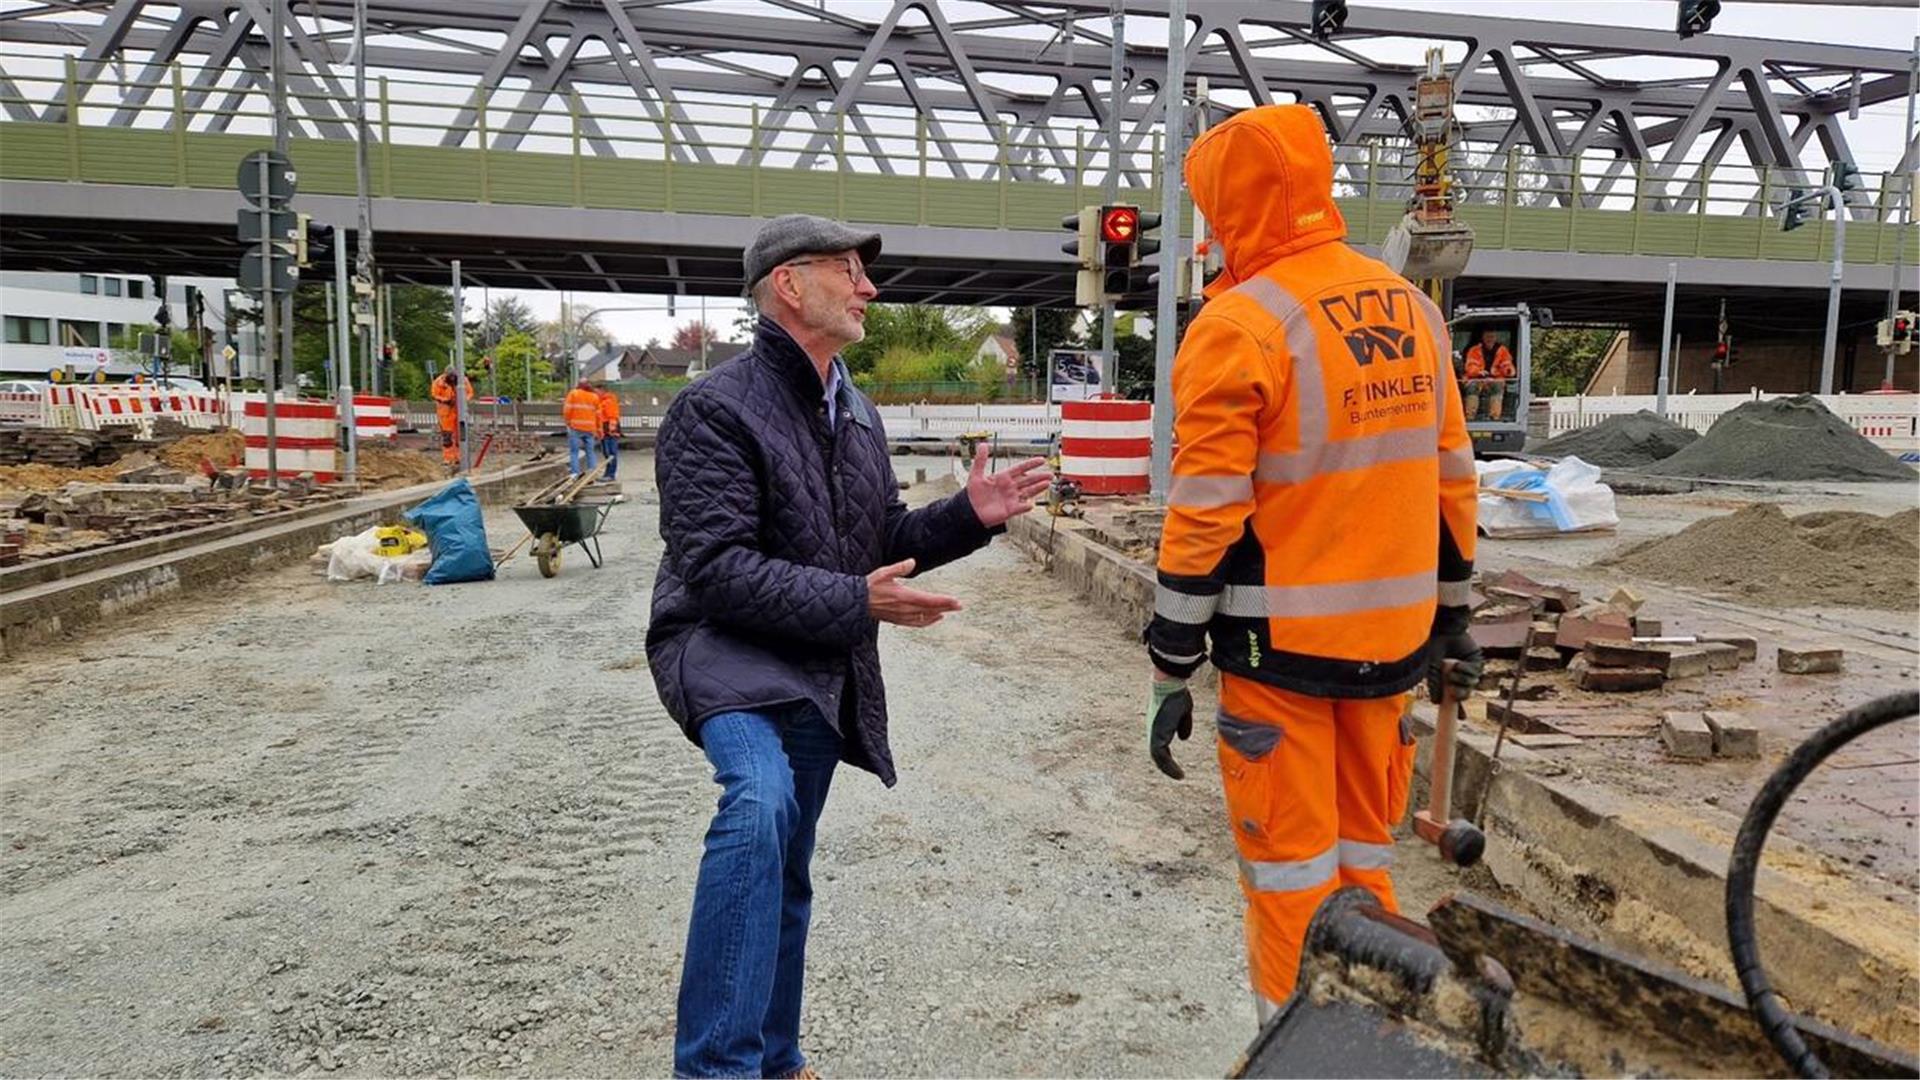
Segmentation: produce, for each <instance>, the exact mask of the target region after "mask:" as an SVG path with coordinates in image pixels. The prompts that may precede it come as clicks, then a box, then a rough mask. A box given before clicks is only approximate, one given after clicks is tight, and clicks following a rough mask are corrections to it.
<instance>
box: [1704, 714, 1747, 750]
mask: <svg viewBox="0 0 1920 1080" xmlns="http://www.w3.org/2000/svg"><path fill="white" fill-rule="evenodd" d="M1704 715H1705V719H1706V722H1707V727H1708V728H1710V729H1711V730H1712V731H1713V753H1714V756H1715V757H1724V758H1757V757H1759V756H1760V729H1759V728H1757V727H1754V726H1753V725H1752V724H1750V723H1748V722H1747V721H1746V720H1745V719H1743V718H1741V717H1740V716H1739V715H1737V714H1735V713H1728V712H1709V713H1706V714H1704Z"/></svg>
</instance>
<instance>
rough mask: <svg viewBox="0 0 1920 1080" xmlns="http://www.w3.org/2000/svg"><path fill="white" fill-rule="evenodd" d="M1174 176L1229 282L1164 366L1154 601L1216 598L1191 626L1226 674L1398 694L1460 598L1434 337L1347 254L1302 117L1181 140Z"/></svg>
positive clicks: (1294, 113) (1464, 484) (1465, 468)
mask: <svg viewBox="0 0 1920 1080" xmlns="http://www.w3.org/2000/svg"><path fill="white" fill-rule="evenodd" d="M1187 175H1188V181H1189V184H1190V185H1191V187H1192V188H1193V191H1194V198H1195V200H1196V202H1197V203H1198V204H1199V205H1200V208H1201V210H1202V212H1203V213H1205V214H1206V216H1207V219H1208V221H1209V222H1210V223H1211V224H1212V225H1213V227H1214V229H1215V231H1216V234H1217V235H1218V236H1219V238H1220V241H1221V242H1222V244H1223V245H1224V247H1225V250H1226V255H1227V268H1228V274H1227V275H1226V280H1225V281H1224V282H1218V283H1216V286H1218V287H1217V288H1215V289H1211V290H1210V291H1212V292H1214V293H1215V295H1214V298H1213V299H1212V300H1211V301H1210V302H1209V303H1208V304H1207V305H1206V307H1205V308H1204V309H1202V311H1201V313H1200V315H1199V316H1198V317H1197V318H1196V319H1195V320H1194V322H1193V324H1192V326H1191V327H1190V328H1189V329H1188V332H1187V334H1186V337H1185V339H1184V341H1183V342H1182V344H1181V347H1180V352H1179V356H1178V358H1177V360H1176V362H1175V366H1174V398H1175V405H1176V410H1175V417H1176V423H1177V425H1178V437H1179V439H1178V441H1179V445H1180V451H1179V455H1178V457H1177V458H1176V459H1175V462H1174V470H1173V471H1174V479H1173V484H1172V489H1171V491H1170V493H1169V500H1168V502H1169V506H1168V516H1167V522H1166V527H1165V530H1164V532H1163V536H1162V542H1161V559H1160V570H1161V579H1162V584H1163V585H1168V586H1170V587H1172V588H1175V589H1177V590H1183V591H1188V592H1193V593H1196V594H1198V593H1204V592H1205V591H1206V590H1205V589H1204V588H1202V587H1200V586H1198V585H1195V584H1194V582H1196V581H1198V580H1199V579H1210V580H1212V581H1221V582H1224V586H1225V587H1224V589H1223V590H1222V592H1221V595H1220V596H1219V598H1218V600H1217V602H1216V603H1215V604H1214V605H1213V606H1212V608H1211V610H1206V607H1207V606H1206V605H1205V604H1202V605H1200V606H1199V607H1198V608H1195V609H1194V610H1195V612H1196V613H1197V614H1196V615H1195V616H1194V617H1198V615H1201V614H1203V615H1205V616H1206V617H1207V619H1208V621H1209V623H1210V625H1209V636H1210V637H1211V638H1212V643H1213V656H1214V660H1215V663H1216V664H1218V665H1220V666H1221V667H1222V668H1223V669H1224V670H1228V671H1232V672H1235V673H1237V674H1242V675H1246V676H1248V677H1251V678H1255V679H1259V680H1261V681H1265V682H1269V683H1272V684H1274V685H1278V686H1282V687H1286V688H1289V689H1295V690H1299V691H1301V692H1304V693H1309V694H1316V695H1324V696H1331V697H1373V696H1384V695H1386V694H1390V693H1395V692H1398V691H1400V690H1404V689H1406V688H1407V687H1409V686H1411V685H1413V684H1414V683H1415V682H1416V681H1417V680H1418V679H1419V677H1420V676H1421V674H1423V673H1424V671H1425V661H1424V646H1425V643H1426V641H1427V637H1428V633H1429V631H1430V629H1431V626H1432V622H1433V615H1434V607H1435V603H1436V599H1437V597H1438V594H1439V593H1440V592H1442V591H1444V592H1445V593H1446V594H1447V595H1446V596H1445V597H1444V598H1441V599H1442V600H1443V602H1447V603H1462V602H1464V599H1465V598H1464V596H1462V595H1455V594H1459V593H1464V589H1465V580H1464V576H1463V575H1462V574H1460V573H1459V565H1460V564H1462V563H1464V561H1465V560H1470V559H1471V556H1472V549H1473V522H1474V519H1473V500H1474V497H1475V496H1474V492H1473V488H1474V472H1473V463H1472V453H1471V449H1470V446H1469V444H1468V442H1467V436H1466V432H1465V427H1464V422H1463V419H1462V416H1461V409H1460V405H1459V398H1458V394H1457V391H1456V390H1455V384H1454V378H1453V371H1452V367H1451V365H1450V363H1449V350H1448V347H1447V346H1448V341H1447V336H1446V327H1445V321H1444V319H1443V318H1442V317H1441V315H1440V313H1439V311H1438V310H1437V309H1436V308H1435V307H1434V305H1433V304H1432V302H1431V301H1429V300H1428V299H1427V298H1426V297H1425V296H1424V295H1423V294H1421V293H1420V292H1419V291H1418V290H1417V289H1416V288H1415V287H1414V286H1413V285H1412V284H1410V283H1409V282H1408V281H1407V280H1406V279H1405V278H1402V277H1400V276H1399V275H1398V274H1395V273H1394V272H1393V271H1391V270H1389V269H1388V268H1387V267H1386V266H1385V265H1384V264H1382V263H1380V262H1379V261H1377V260H1375V259H1371V258H1368V257H1366V256H1364V255H1362V254H1360V253H1359V252H1357V251H1355V250H1353V249H1352V248H1350V247H1348V246H1347V245H1346V244H1345V243H1344V242H1342V238H1343V237H1344V236H1345V228H1346V227H1345V223H1344V222H1343V221H1342V220H1341V218H1340V213H1339V210H1338V209H1337V207H1336V206H1335V205H1334V203H1333V200H1332V197H1331V183H1332V159H1331V154H1330V151H1329V150H1328V147H1327V143H1326V138H1325V135H1324V132H1323V130H1322V129H1321V127H1320V124H1319V121H1318V118H1317V117H1314V116H1313V115H1312V113H1311V111H1310V110H1307V109H1304V108H1300V107H1292V106H1289V107H1271V108H1263V109H1255V110H1250V111H1248V112H1246V113H1242V114H1240V115H1239V116H1237V117H1235V118H1233V119H1232V120H1230V121H1228V122H1227V123H1226V124H1224V125H1222V126H1220V127H1218V128H1215V129H1214V130H1213V131H1211V132H1209V133H1208V134H1207V135H1206V136H1204V137H1203V138H1202V139H1201V140H1200V141H1199V142H1197V143H1196V145H1195V147H1194V150H1193V153H1192V155H1190V156H1189V158H1188V160H1187ZM1443 489H1444V491H1443ZM1443 509H1444V510H1445V511H1446V512H1447V520H1448V524H1449V525H1450V526H1451V528H1449V529H1447V530H1446V531H1447V532H1448V533H1449V534H1450V535H1449V536H1447V537H1446V538H1445V539H1443V537H1442V511H1443ZM1249 526H1250V527H1249ZM1449 547H1450V548H1452V549H1453V552H1452V556H1451V558H1450V559H1446V560H1445V561H1449V562H1451V563H1454V564H1455V565H1454V566H1452V567H1450V568H1449V569H1450V570H1451V571H1453V572H1452V573H1443V574H1440V575H1439V576H1440V577H1442V578H1445V579H1446V580H1447V582H1448V584H1447V587H1446V588H1445V590H1441V589H1440V588H1439V587H1438V586H1437V584H1436V571H1437V570H1438V569H1439V568H1440V563H1441V562H1442V561H1443V553H1444V552H1446V551H1447V549H1448V548H1449Z"/></svg>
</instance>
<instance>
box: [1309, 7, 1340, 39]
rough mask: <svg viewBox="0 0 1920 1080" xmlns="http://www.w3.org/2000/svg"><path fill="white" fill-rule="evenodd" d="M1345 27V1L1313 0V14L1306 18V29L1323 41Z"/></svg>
mask: <svg viewBox="0 0 1920 1080" xmlns="http://www.w3.org/2000/svg"><path fill="white" fill-rule="evenodd" d="M1345 25H1347V0H1313V12H1312V14H1311V15H1309V16H1308V17H1307V29H1308V31H1310V32H1311V33H1312V34H1313V36H1314V37H1316V38H1318V39H1320V40H1321V41H1325V40H1327V39H1328V38H1330V37H1332V36H1333V35H1334V34H1335V33H1338V32H1339V30H1340V28H1341V27H1343V26H1345Z"/></svg>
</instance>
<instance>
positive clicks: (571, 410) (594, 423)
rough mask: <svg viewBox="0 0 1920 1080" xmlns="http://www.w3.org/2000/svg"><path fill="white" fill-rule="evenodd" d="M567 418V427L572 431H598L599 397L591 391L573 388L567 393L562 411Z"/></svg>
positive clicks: (596, 432)
mask: <svg viewBox="0 0 1920 1080" xmlns="http://www.w3.org/2000/svg"><path fill="white" fill-rule="evenodd" d="M563 411H564V412H565V414H566V418H567V427H569V428H571V429H573V430H574V431H591V432H593V433H595V434H598V433H599V431H600V395H599V394H596V393H594V392H593V391H591V390H586V389H582V388H581V387H578V386H576V387H574V388H573V389H571V390H569V391H567V401H566V406H565V409H564V410H563Z"/></svg>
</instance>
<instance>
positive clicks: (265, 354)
mask: <svg viewBox="0 0 1920 1080" xmlns="http://www.w3.org/2000/svg"><path fill="white" fill-rule="evenodd" d="M274 10H276V11H277V10H279V9H278V8H277V7H276V8H275V9H274ZM275 55H276V56H277V55H278V53H277V52H276V53H275ZM259 160H260V344H261V346H262V347H261V350H260V358H261V359H262V360H264V361H266V369H267V486H268V487H271V488H278V487H279V486H280V442H279V439H278V437H277V436H276V435H275V433H274V419H273V414H274V411H275V410H274V404H275V401H276V399H278V398H279V396H280V358H279V357H278V356H276V355H275V352H276V351H277V350H276V349H275V345H276V344H277V343H278V341H279V339H278V338H276V337H274V336H273V330H274V326H273V181H272V179H271V177H272V175H273V165H272V164H271V163H270V162H269V161H268V160H267V159H266V158H265V157H262V158H260V159H259Z"/></svg>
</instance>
